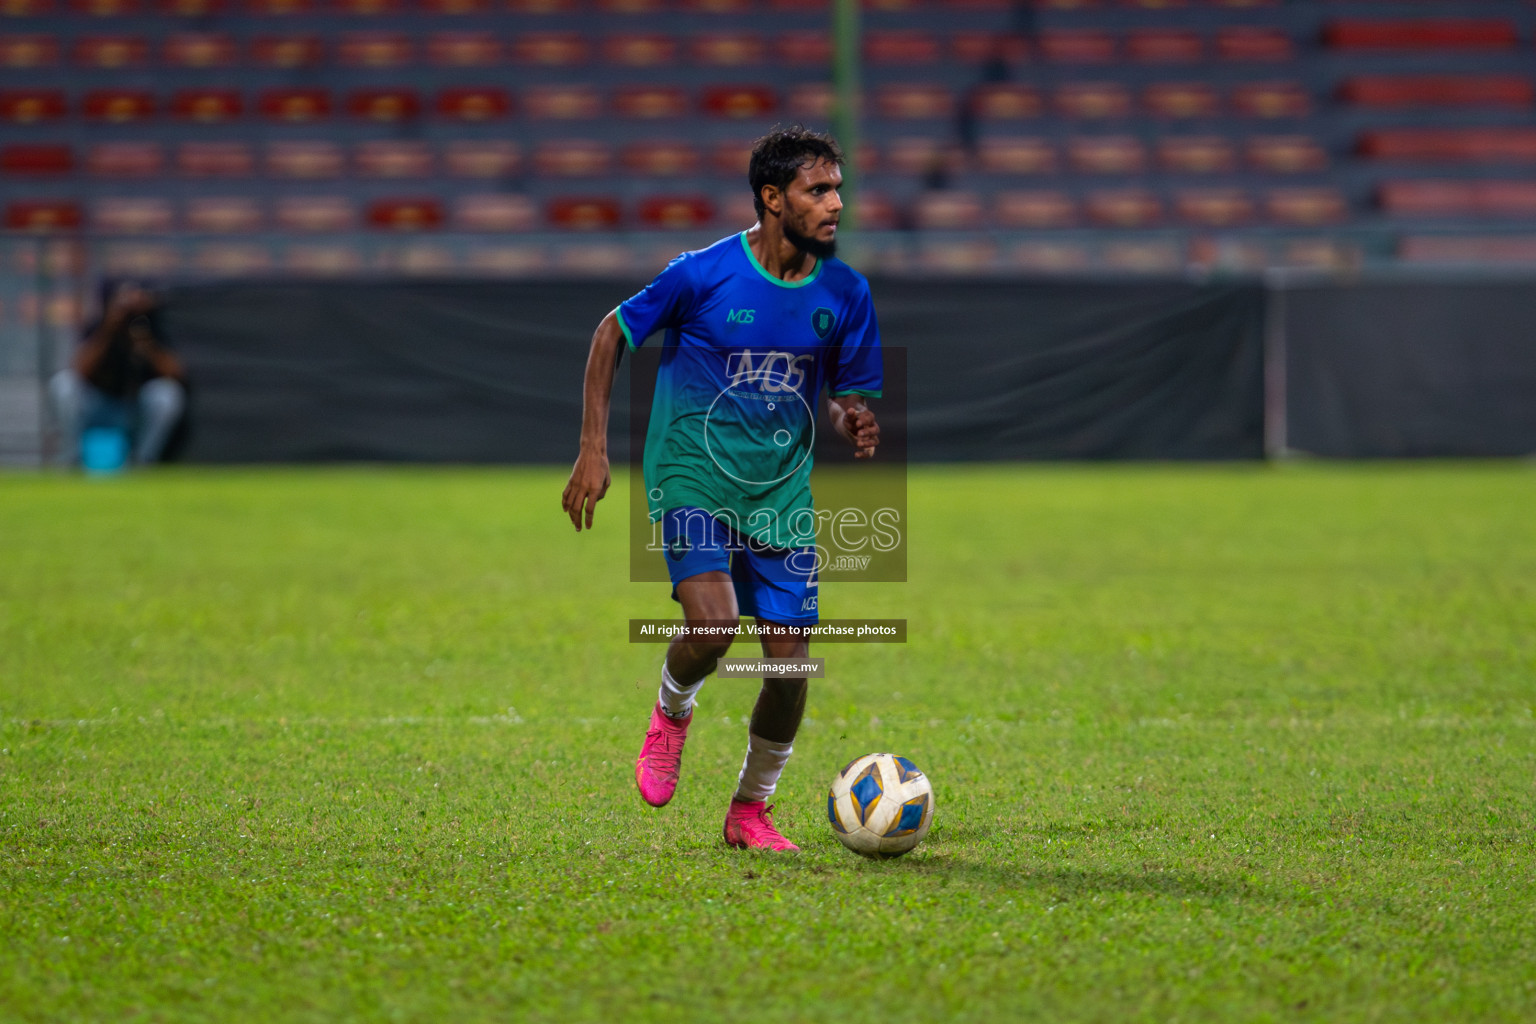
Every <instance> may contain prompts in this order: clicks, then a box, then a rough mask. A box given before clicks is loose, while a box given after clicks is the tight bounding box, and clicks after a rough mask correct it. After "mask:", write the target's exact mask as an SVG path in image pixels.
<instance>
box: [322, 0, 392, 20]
mask: <svg viewBox="0 0 1536 1024" xmlns="http://www.w3.org/2000/svg"><path fill="white" fill-rule="evenodd" d="M330 6H331V7H332V8H333V9H334V10H336V11H337V12H338V13H341V14H360V15H363V16H372V15H377V14H396V13H398V12H400V11H402V10H404V9H405V0H330Z"/></svg>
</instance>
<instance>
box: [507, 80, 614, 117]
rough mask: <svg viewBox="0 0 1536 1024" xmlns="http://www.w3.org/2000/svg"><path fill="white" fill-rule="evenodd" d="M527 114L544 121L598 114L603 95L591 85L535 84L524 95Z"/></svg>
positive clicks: (600, 113) (599, 113)
mask: <svg viewBox="0 0 1536 1024" xmlns="http://www.w3.org/2000/svg"><path fill="white" fill-rule="evenodd" d="M523 106H524V107H525V108H526V109H527V111H528V116H529V117H532V118H537V119H540V120H547V121H579V120H586V119H589V118H594V117H599V116H601V115H602V112H603V98H602V96H601V95H599V94H598V91H597V90H596V89H594V88H592V87H591V86H590V85H536V86H534V87H533V88H531V89H529V90H528V91H527V92H526V93H524V94H523Z"/></svg>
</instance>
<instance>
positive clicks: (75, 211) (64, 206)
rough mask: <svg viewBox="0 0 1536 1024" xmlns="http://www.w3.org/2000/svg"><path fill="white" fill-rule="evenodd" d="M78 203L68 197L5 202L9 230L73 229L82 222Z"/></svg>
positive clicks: (40, 231) (42, 230)
mask: <svg viewBox="0 0 1536 1024" xmlns="http://www.w3.org/2000/svg"><path fill="white" fill-rule="evenodd" d="M83 221H84V218H83V217H82V216H81V214H80V204H79V203H76V202H74V201H72V200H68V199H16V200H12V201H11V202H8V203H6V204H5V226H6V228H7V229H8V230H11V231H31V232H39V233H42V232H50V231H74V230H77V229H78V228H79V227H80V226H81V224H82V223H83Z"/></svg>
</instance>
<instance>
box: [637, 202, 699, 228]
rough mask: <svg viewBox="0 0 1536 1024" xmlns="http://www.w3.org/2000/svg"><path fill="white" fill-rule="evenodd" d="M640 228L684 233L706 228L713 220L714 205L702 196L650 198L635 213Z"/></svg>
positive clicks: (641, 203)
mask: <svg viewBox="0 0 1536 1024" xmlns="http://www.w3.org/2000/svg"><path fill="white" fill-rule="evenodd" d="M636 212H637V213H638V214H639V216H638V220H639V223H640V226H641V227H646V228H662V229H667V230H673V231H686V230H691V229H695V228H703V227H708V226H709V225H710V224H711V223H712V222H713V221H714V219H715V204H714V203H712V202H710V201H709V200H708V199H706V198H704V197H703V196H651V197H650V198H648V199H642V200H641V201H640V207H639V209H638V210H637V211H636Z"/></svg>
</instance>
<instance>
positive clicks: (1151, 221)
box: [1083, 188, 1163, 228]
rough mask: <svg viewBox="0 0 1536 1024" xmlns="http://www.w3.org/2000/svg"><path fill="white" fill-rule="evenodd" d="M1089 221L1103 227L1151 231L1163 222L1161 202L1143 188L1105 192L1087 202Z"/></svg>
mask: <svg viewBox="0 0 1536 1024" xmlns="http://www.w3.org/2000/svg"><path fill="white" fill-rule="evenodd" d="M1083 205H1084V208H1085V209H1086V210H1087V213H1088V219H1089V220H1091V221H1093V222H1094V223H1095V224H1098V225H1100V226H1101V227H1108V228H1145V227H1152V226H1153V225H1155V224H1157V223H1158V222H1159V221H1161V220H1162V218H1163V204H1162V201H1161V200H1159V199H1158V198H1157V196H1155V195H1153V194H1152V193H1151V192H1148V191H1147V190H1146V189H1140V188H1119V189H1102V190H1099V191H1096V192H1090V193H1089V194H1088V197H1087V199H1086V200H1085V201H1084V204H1083Z"/></svg>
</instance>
